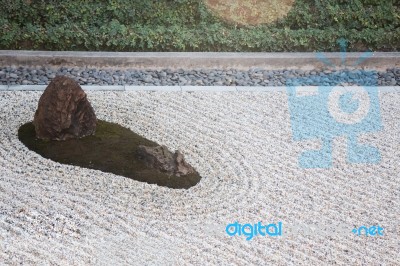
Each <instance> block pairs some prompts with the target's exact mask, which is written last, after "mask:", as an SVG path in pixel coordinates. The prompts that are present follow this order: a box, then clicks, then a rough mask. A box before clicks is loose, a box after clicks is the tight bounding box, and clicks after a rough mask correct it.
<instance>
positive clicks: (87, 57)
mask: <svg viewBox="0 0 400 266" xmlns="http://www.w3.org/2000/svg"><path fill="white" fill-rule="evenodd" d="M324 55H325V56H326V58H327V59H329V60H330V61H331V62H332V63H333V64H334V65H337V66H340V65H341V60H342V59H341V53H338V52H336V53H324ZM362 55H363V53H346V59H347V60H346V66H354V65H355V64H356V63H357V62H358V61H359V59H360V58H362ZM9 65H16V66H22V65H23V66H47V67H61V66H77V67H98V68H135V69H166V68H168V69H179V68H184V69H196V68H207V69H211V68H217V69H229V68H235V69H250V68H263V69H276V70H278V69H320V68H323V67H326V66H325V64H324V63H323V62H321V61H320V60H318V59H317V56H316V53H213V52H204V53H200V52H196V53H177V52H166V53H165V52H154V53H153V52H143V53H142V52H61V51H56V52H54V51H15V50H0V66H9ZM357 66H358V67H365V68H371V69H376V70H380V69H386V68H391V67H400V52H388V53H386V52H376V53H372V55H371V57H369V58H367V59H365V61H363V62H361V63H360V64H357Z"/></svg>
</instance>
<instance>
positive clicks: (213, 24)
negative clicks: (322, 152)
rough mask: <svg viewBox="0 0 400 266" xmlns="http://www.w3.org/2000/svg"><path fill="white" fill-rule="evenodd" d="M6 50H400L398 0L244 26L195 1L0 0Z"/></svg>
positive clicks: (300, 2) (335, 4)
mask: <svg viewBox="0 0 400 266" xmlns="http://www.w3.org/2000/svg"><path fill="white" fill-rule="evenodd" d="M0 27H1V31H0V49H36V50H38V49H41V50H94V51H98V50H99V51H241V52H245V51H264V52H281V51H337V50H338V49H339V48H338V45H337V44H336V42H335V41H336V40H337V39H338V38H340V37H343V38H346V39H347V40H349V47H348V50H349V51H364V50H367V49H370V50H374V51H399V50H400V2H399V1H397V0H391V1H390V0H389V1H381V0H297V1H296V3H295V5H294V7H293V8H292V10H291V11H290V12H289V14H288V16H287V17H286V18H285V19H282V20H280V21H277V22H276V23H274V24H271V25H259V26H252V27H243V26H238V25H232V24H227V23H225V22H224V21H221V20H220V19H219V18H216V17H214V16H213V15H212V14H211V13H210V12H208V10H207V8H206V7H205V6H204V4H203V3H202V2H201V1H195V0H157V1H156V0H154V1H149V0H107V1H93V0H83V1H81V0H80V1H77V0H71V1H64V0H53V1H48V0H46V1H45V0H14V1H11V0H0Z"/></svg>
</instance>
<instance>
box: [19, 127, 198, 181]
mask: <svg viewBox="0 0 400 266" xmlns="http://www.w3.org/2000/svg"><path fill="white" fill-rule="evenodd" d="M18 137H19V139H20V141H21V142H22V143H24V144H25V146H27V147H28V148H29V149H30V150H32V151H34V152H36V153H38V154H40V155H41V156H43V157H44V158H48V159H51V160H53V161H56V162H59V163H63V164H70V165H76V166H80V167H85V168H90V169H96V170H100V171H103V172H109V173H114V174H117V175H121V176H125V177H128V178H132V179H135V180H138V181H142V182H147V183H150V184H157V185H159V186H166V187H169V188H189V187H192V186H194V185H196V184H197V183H198V182H199V181H200V179H201V176H200V175H199V174H198V173H194V174H189V175H186V176H181V177H177V176H169V175H168V174H166V173H162V172H159V171H157V170H154V169H150V168H148V167H147V166H146V165H145V164H144V162H142V161H141V160H140V159H139V158H138V156H137V153H136V150H137V147H138V146H139V145H146V146H158V144H157V143H155V142H152V141H150V140H148V139H146V138H143V137H141V136H139V135H138V134H136V133H134V132H132V131H131V130H129V129H127V128H124V127H122V126H120V125H118V124H114V123H109V122H106V121H101V120H98V121H97V128H96V134H95V135H92V136H88V137H84V138H81V139H71V140H66V141H44V140H39V139H36V137H35V128H34V126H33V124H32V123H27V124H24V125H22V126H21V127H20V129H19V131H18Z"/></svg>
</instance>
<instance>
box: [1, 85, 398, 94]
mask: <svg viewBox="0 0 400 266" xmlns="http://www.w3.org/2000/svg"><path fill="white" fill-rule="evenodd" d="M46 87H47V85H10V86H7V85H0V92H1V91H44V90H45V88H46ZM81 87H82V89H83V90H85V91H125V92H135V91H154V92H285V91H286V89H287V87H286V86H276V87H249V86H129V85H126V86H124V85H120V86H91V85H82V86H81ZM297 88H300V90H302V91H315V90H317V89H318V88H319V87H318V86H297ZM329 88H330V87H329ZM343 88H346V89H348V90H355V91H357V90H358V89H359V88H360V87H359V86H343ZM367 88H368V87H367ZM374 88H375V87H374ZM377 88H378V89H379V91H380V92H397V93H400V86H378V87H377Z"/></svg>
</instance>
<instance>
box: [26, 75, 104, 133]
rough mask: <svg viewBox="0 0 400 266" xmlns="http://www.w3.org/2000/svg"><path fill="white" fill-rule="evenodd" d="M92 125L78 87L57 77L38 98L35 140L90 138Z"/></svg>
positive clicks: (89, 110)
mask: <svg viewBox="0 0 400 266" xmlns="http://www.w3.org/2000/svg"><path fill="white" fill-rule="evenodd" d="M96 121H97V120H96V115H95V113H94V110H93V108H92V106H91V105H90V103H89V101H88V100H87V97H86V93H85V92H84V91H83V90H82V88H81V86H79V84H78V83H77V82H76V81H75V80H73V79H71V78H68V77H65V76H57V77H56V78H54V79H53V81H52V82H51V83H50V84H49V86H47V88H46V90H45V91H44V93H43V94H42V96H41V97H40V100H39V105H38V109H37V110H36V113H35V118H34V120H33V124H34V126H35V131H36V137H37V138H39V139H45V140H67V139H74V138H82V137H85V136H89V135H92V134H94V133H95V130H96Z"/></svg>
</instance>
